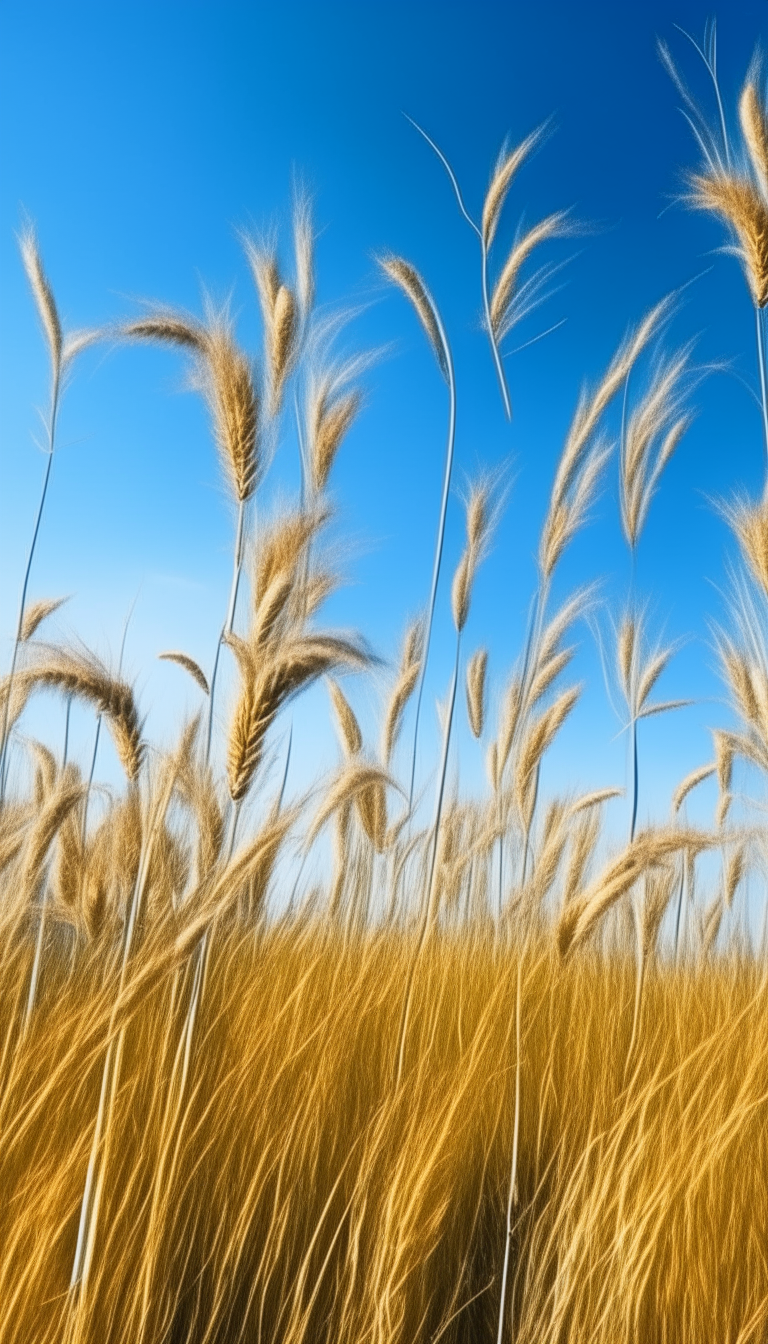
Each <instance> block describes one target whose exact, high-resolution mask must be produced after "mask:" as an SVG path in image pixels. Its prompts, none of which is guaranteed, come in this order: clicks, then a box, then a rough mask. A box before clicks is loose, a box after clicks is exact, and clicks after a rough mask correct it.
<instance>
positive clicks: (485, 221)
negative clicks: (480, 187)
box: [482, 126, 544, 251]
mask: <svg viewBox="0 0 768 1344" xmlns="http://www.w3.org/2000/svg"><path fill="white" fill-rule="evenodd" d="M543 134H544V127H543V126H539V127H537V129H536V130H535V131H532V132H531V134H530V135H528V136H526V138H525V140H523V141H521V143H520V144H519V145H516V146H515V148H514V149H512V150H509V151H507V152H506V153H505V152H502V153H501V154H500V156H499V158H498V160H497V163H496V167H495V168H494V172H493V177H492V178H491V183H490V186H489V187H488V191H487V192H486V196H485V201H484V202H483V218H482V235H483V243H484V245H485V248H486V251H487V250H488V248H489V247H490V246H491V243H492V242H493V240H494V237H495V236H496V229H497V228H498V224H499V219H500V217H501V211H502V208H503V206H504V202H505V200H506V198H507V193H508V191H509V188H510V186H511V185H512V179H513V177H514V176H515V173H516V172H517V170H518V168H519V167H520V166H521V164H522V163H523V162H524V161H525V159H527V157H528V155H529V154H530V153H531V150H532V149H534V148H535V146H536V145H537V144H538V143H539V141H540V140H541V138H542V136H543Z"/></svg>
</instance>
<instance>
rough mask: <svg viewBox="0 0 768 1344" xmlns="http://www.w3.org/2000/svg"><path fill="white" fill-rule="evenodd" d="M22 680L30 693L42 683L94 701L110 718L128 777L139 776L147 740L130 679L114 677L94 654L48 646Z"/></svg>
mask: <svg viewBox="0 0 768 1344" xmlns="http://www.w3.org/2000/svg"><path fill="white" fill-rule="evenodd" d="M18 681H19V682H20V683H21V684H22V685H23V686H24V687H25V688H26V690H27V693H28V692H29V690H31V689H33V688H35V687H38V686H49V687H52V688H54V689H56V690H60V691H63V692H65V693H66V694H67V695H73V696H75V697H76V698H77V699H80V700H85V701H87V702H88V703H89V704H90V705H92V706H93V707H94V708H95V709H96V710H97V712H98V713H100V714H103V715H104V717H105V719H106V721H107V724H108V726H109V730H110V732H111V734H112V740H113V742H114V744H115V749H116V751H117V754H118V757H119V760H120V764H121V765H122V767H123V769H124V770H125V773H126V775H127V777H128V779H129V780H130V781H131V782H134V781H135V780H137V779H138V777H139V772H140V770H141V763H142V759H143V755H144V743H143V741H142V736H141V728H142V725H141V722H140V720H139V713H138V709H137V706H136V700H135V698H134V694H133V690H132V689H131V687H130V686H129V685H128V683H127V682H125V681H121V680H120V679H119V678H117V677H113V676H112V675H111V674H110V673H109V672H108V671H107V669H106V668H105V666H104V664H103V663H101V662H100V661H99V659H98V658H96V656H95V655H94V654H92V653H88V652H85V651H83V652H80V651H75V650H73V649H67V648H59V647H53V646H51V647H50V648H44V649H42V650H41V653H40V656H39V658H38V660H37V661H36V662H34V663H31V664H30V665H29V666H27V667H25V668H23V669H22V670H21V672H19V673H18Z"/></svg>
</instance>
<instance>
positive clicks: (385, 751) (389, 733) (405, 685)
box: [381, 620, 424, 767]
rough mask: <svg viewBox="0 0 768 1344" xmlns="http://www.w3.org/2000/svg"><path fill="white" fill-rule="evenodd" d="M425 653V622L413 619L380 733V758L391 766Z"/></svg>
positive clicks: (406, 635) (407, 631) (405, 639)
mask: <svg viewBox="0 0 768 1344" xmlns="http://www.w3.org/2000/svg"><path fill="white" fill-rule="evenodd" d="M423 656H424V622H423V621H421V620H417V621H413V622H412V623H411V624H410V625H409V627H408V629H407V630H406V633H405V638H404V640H403V648H402V652H401V655H400V667H399V670H398V675H397V680H396V682H395V684H394V686H393V688H392V693H391V695H390V697H389V700H388V702H387V706H386V710H385V713H384V723H383V726H382V734H381V758H382V760H383V762H384V764H385V765H386V766H387V767H388V766H389V763H390V761H391V759H392V753H393V751H394V749H395V745H396V743H397V739H398V736H399V733H400V729H401V727H402V723H403V715H404V713H405V708H406V705H407V704H408V701H409V700H410V698H411V696H412V695H413V692H414V690H415V689H416V682H417V681H418V678H419V673H420V671H421V660H422V658H423Z"/></svg>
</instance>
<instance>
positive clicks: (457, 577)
mask: <svg viewBox="0 0 768 1344" xmlns="http://www.w3.org/2000/svg"><path fill="white" fill-rule="evenodd" d="M492 489H493V487H492V483H491V481H490V479H481V480H480V481H477V482H475V483H474V484H473V485H471V486H470V488H469V492H468V495H467V498H466V501H465V508H466V528H467V543H466V547H465V549H464V553H463V555H462V557H461V559H460V561H459V563H458V566H457V568H456V572H455V574H454V576H453V586H452V588H451V610H452V612H453V622H454V625H455V626H456V629H457V631H458V632H459V633H461V631H462V630H463V629H464V626H465V625H466V623H467V619H468V617H469V608H470V603H471V600H472V589H473V586H474V582H475V576H476V574H477V569H478V566H479V565H480V562H481V561H482V560H483V558H484V556H485V553H486V550H487V547H488V542H489V539H490V536H491V532H492V530H493V525H494V522H495V519H496V514H497V512H498V509H494V508H493V507H492Z"/></svg>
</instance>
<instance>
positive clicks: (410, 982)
mask: <svg viewBox="0 0 768 1344" xmlns="http://www.w3.org/2000/svg"><path fill="white" fill-rule="evenodd" d="M460 649H461V634H460V632H459V634H458V635H457V639H456V659H455V662H454V665H453V676H452V678H451V686H450V690H449V692H448V702H447V705H446V709H445V726H444V728H443V746H442V751H441V755H440V773H439V775H438V783H437V793H436V795H435V815H434V818H433V821H432V843H431V845H430V852H429V871H428V874H427V884H426V887H425V899H424V906H423V911H422V917H421V926H420V928H419V936H418V940H417V943H416V949H415V951H414V954H413V958H412V960H411V964H410V967H409V969H408V978H407V980H406V985H405V994H404V996H403V1010H402V1014H401V1017H400V1029H399V1032H398V1042H397V1068H396V1072H395V1087H399V1085H400V1080H401V1078H402V1076H403V1065H404V1063H405V1043H406V1038H407V1035H408V1021H409V1018H410V1012H411V1003H412V1000H413V988H414V983H415V979H416V970H417V968H418V964H419V961H420V959H421V955H422V952H423V951H424V946H425V944H426V941H427V937H428V935H429V933H430V930H431V928H432V925H433V924H434V921H435V919H436V917H437V910H436V908H435V905H436V901H435V897H436V891H437V887H436V883H435V875H436V868H437V850H438V844H439V837H440V822H441V819H442V815H443V800H444V797H445V781H446V777H447V773H448V755H449V752H450V746H451V728H452V726H453V712H454V707H455V705H456V687H457V685H458V680H459V657H460Z"/></svg>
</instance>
